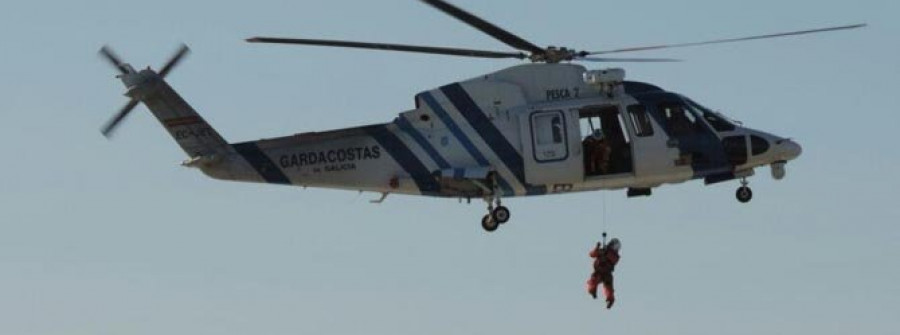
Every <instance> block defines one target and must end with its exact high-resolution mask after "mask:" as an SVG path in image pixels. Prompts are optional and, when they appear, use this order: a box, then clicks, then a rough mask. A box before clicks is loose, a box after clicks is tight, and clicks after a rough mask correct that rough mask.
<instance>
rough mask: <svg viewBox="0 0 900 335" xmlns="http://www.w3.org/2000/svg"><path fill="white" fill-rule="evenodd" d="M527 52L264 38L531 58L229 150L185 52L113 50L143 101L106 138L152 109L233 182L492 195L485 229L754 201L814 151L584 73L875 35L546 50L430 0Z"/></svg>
mask: <svg viewBox="0 0 900 335" xmlns="http://www.w3.org/2000/svg"><path fill="white" fill-rule="evenodd" d="M421 2H423V3H425V4H428V5H430V6H432V7H433V8H435V9H437V10H439V11H442V12H444V13H446V14H448V15H450V16H452V17H454V18H456V19H458V20H460V21H462V22H464V23H466V24H468V25H470V26H472V27H474V28H476V29H477V30H480V31H481V32H483V33H486V34H487V35H489V36H492V37H494V38H495V39H497V40H499V41H501V42H503V43H505V44H506V45H508V46H510V47H512V48H513V49H515V50H517V51H512V52H504V51H488V50H474V49H460V48H448V47H434V46H418V45H406V44H387V43H369V42H354V41H342V40H315V39H296V38H277V37H253V38H249V39H247V41H248V42H252V43H277V44H295V45H313V46H329V47H348V48H362V49H374V50H384V51H401V52H416V53H428V54H438V55H450V56H463V57H478V58H509V59H518V60H522V61H528V62H529V63H525V64H519V65H515V66H512V67H509V68H506V69H502V70H499V71H496V72H493V73H489V74H484V75H479V76H476V77H473V78H471V79H468V80H462V81H458V82H454V83H451V84H447V85H444V86H441V87H438V88H435V89H430V90H426V91H423V92H421V93H418V94H416V95H415V108H413V109H411V110H408V111H404V112H402V113H399V115H398V116H397V117H396V118H395V119H394V120H393V121H390V122H387V123H382V124H372V125H364V126H358V127H350V128H345V129H337V130H329V131H320V132H307V133H300V134H295V135H290V136H284V137H277V138H268V139H261V140H258V141H248V142H241V143H229V142H227V141H226V140H225V139H224V138H223V137H222V136H221V135H220V134H219V133H218V132H217V131H216V130H215V129H214V128H213V127H212V126H210V125H209V124H208V123H207V122H206V121H205V120H204V119H203V118H202V117H201V116H200V115H199V114H198V113H197V112H196V111H195V110H194V109H193V108H192V107H191V106H190V105H189V104H188V103H187V102H185V100H184V99H183V98H182V97H181V96H180V95H178V93H176V92H175V90H174V89H173V88H172V87H171V86H169V84H168V83H167V82H166V81H165V77H166V76H167V75H168V74H169V73H170V72H171V70H172V69H173V68H175V66H176V65H178V64H179V62H180V61H181V60H182V59H183V58H184V56H185V55H187V54H188V52H189V49H188V48H187V46H184V45H182V47H181V48H180V49H179V50H178V51H177V53H176V54H175V55H174V56H172V57H171V58H170V59H169V61H168V62H166V63H165V65H164V66H163V67H162V68H161V70H159V71H158V72H156V71H154V70H153V69H151V68H149V67H148V68H147V69H144V70H140V71H137V70H135V69H134V68H133V67H132V66H131V65H129V64H127V63H125V62H123V61H122V60H121V58H120V57H119V56H117V55H116V54H115V53H114V52H113V51H112V50H111V49H110V48H108V47H106V46H104V47H103V48H101V50H100V54H101V55H102V56H103V57H104V58H105V59H106V60H108V61H109V62H110V63H112V64H113V66H115V68H116V69H118V71H119V73H120V74H119V75H118V76H117V77H118V78H119V79H121V81H122V82H123V84H124V85H125V87H126V88H127V93H126V96H127V97H129V98H130V99H131V100H130V101H129V102H128V103H127V104H126V105H125V106H124V107H123V108H122V109H120V110H119V112H118V113H117V114H116V115H115V116H114V117H113V118H112V119H110V120H109V121H108V122H107V123H106V124H105V125H104V126H103V127H102V129H101V132H102V133H103V134H104V135H105V136H107V137H108V138H110V137H111V136H112V134H113V131H114V130H115V129H116V128H117V127H118V126H119V125H120V123H121V122H122V121H123V120H124V118H125V117H126V116H127V115H129V113H130V112H131V111H133V110H134V108H135V107H137V105H139V104H140V103H143V104H144V105H145V106H146V107H147V108H148V109H149V110H150V112H151V113H152V114H153V115H154V116H155V117H156V118H157V119H158V120H159V121H160V123H162V125H163V127H165V129H166V130H167V131H168V132H169V134H170V135H171V136H172V137H173V138H174V139H175V141H176V143H177V144H178V145H179V146H180V147H181V148H182V149H183V150H184V151H185V153H187V155H188V157H189V158H188V159H187V160H185V161H184V162H183V163H182V165H184V166H186V167H192V168H198V169H199V170H200V171H202V172H203V173H204V174H205V175H207V176H209V177H212V178H215V179H220V180H230V181H242V182H254V183H271V184H282V185H296V186H302V187H318V188H333V189H344V190H355V191H360V192H362V191H368V192H377V193H380V194H381V198H379V199H377V200H373V201H372V202H374V203H380V202H382V201H384V200H385V198H386V197H387V196H388V195H389V194H405V195H419V196H430V197H444V198H458V199H466V200H468V201H471V199H472V198H476V199H478V198H481V199H483V200H484V201H485V202H486V204H487V214H485V215H484V216H483V217H482V220H481V226H482V228H483V229H484V230H486V231H488V232H492V231H495V230H497V229H498V227H499V226H500V225H501V224H504V223H506V222H508V221H509V219H510V217H511V214H510V210H509V209H508V208H507V207H506V206H503V203H502V199H504V198H508V197H519V196H534V195H548V194H563V193H570V192H584V191H595V190H621V189H626V190H627V191H626V194H627V196H628V197H639V196H650V195H651V194H652V189H653V188H655V187H658V186H661V185H664V184H678V183H683V182H686V181H691V180H703V181H704V183H705V184H714V183H720V182H726V181H733V180H738V181H739V182H740V187H739V188H738V189H737V191H736V192H735V197H736V198H737V200H738V201H740V202H742V203H746V202H749V201H750V200H751V199H752V197H753V192H752V190H751V189H750V187H749V186H748V184H749V183H748V181H747V178H748V177H750V176H752V175H754V171H755V169H756V168H760V167H764V166H767V165H768V166H769V167H770V169H771V175H772V177H773V178H774V179H782V178H784V177H785V174H786V170H785V166H786V164H787V162H788V161H791V160H793V159H796V158H797V157H799V156H800V154H801V152H802V148H801V146H800V145H799V144H798V143H797V142H796V141H793V140H791V139H789V138H785V137H782V136H777V135H773V134H770V133H767V132H764V131H760V130H755V129H751V128H749V127H745V126H744V125H743V124H742V123H740V122H737V121H734V120H732V119H730V118H729V117H727V116H725V115H723V114H722V113H719V112H716V111H713V110H711V109H709V108H706V107H704V106H703V105H701V104H699V103H697V102H695V101H693V100H691V99H690V98H689V97H687V96H685V95H682V94H678V93H675V92H671V91H667V90H665V89H663V88H660V87H658V86H656V85H653V84H650V83H646V82H639V81H632V80H626V78H625V71H624V70H623V69H621V68H605V69H591V70H589V69H587V68H586V67H584V66H582V65H580V64H577V63H576V62H672V61H678V60H675V59H667V58H609V57H606V56H605V55H607V54H614V53H625V52H636V51H648V50H658V49H666V48H676V47H689V46H699V45H708V44H716V43H731V42H739V41H748V40H757V39H765V38H776V37H785V36H793V35H803V34H811V33H820V32H828V31H837V30H846V29H855V28H860V27H863V26H865V24H855V25H847V26H836V27H828V28H820V29H812V30H802V31H793V32H785V33H778V34H768V35H758V36H750V37H741V38H729V39H719V40H711V41H704V42H694V43H681V44H668V45H655V46H643V47H634V48H624V49H613V50H604V51H579V50H575V49H571V48H566V47H553V46H551V47H539V46H537V45H535V44H533V43H531V42H529V41H527V40H525V39H523V38H521V37H519V36H517V35H514V34H513V33H511V32H509V31H506V30H504V29H502V28H500V27H498V26H496V25H494V24H492V23H490V22H488V21H485V20H484V19H481V18H479V17H477V16H475V15H473V14H471V13H469V12H467V11H465V10H463V9H461V8H459V7H457V6H454V5H452V4H450V3H448V2H446V1H443V0H421Z"/></svg>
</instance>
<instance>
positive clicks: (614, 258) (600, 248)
mask: <svg viewBox="0 0 900 335" xmlns="http://www.w3.org/2000/svg"><path fill="white" fill-rule="evenodd" d="M621 248H622V242H620V241H619V239H617V238H613V239H612V240H610V241H609V243H608V244H606V245H605V246H604V245H603V243H601V242H597V246H596V247H595V248H594V249H593V250H591V253H590V256H591V258H593V259H594V273H592V274H591V278H589V279H588V281H587V291H588V293H589V294H590V295H591V296H592V297H594V299H597V286H598V285H600V284H601V283H602V284H603V295H605V296H606V308H607V309H608V308H611V307H612V305H613V303H614V302H616V297H615V290H614V289H613V274H612V273H613V270H615V269H616V264H617V263H619V249H621Z"/></svg>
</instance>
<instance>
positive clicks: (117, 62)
mask: <svg viewBox="0 0 900 335" xmlns="http://www.w3.org/2000/svg"><path fill="white" fill-rule="evenodd" d="M100 56H103V58H105V59H106V60H107V61H109V62H110V63H111V64H112V65H113V66H114V67H116V68H117V69H119V72H121V73H122V74H126V73H128V67H126V66H125V62H122V59H121V58H119V56H118V55H116V53H115V52H113V51H112V49H110V48H109V46H107V45H104V46H103V47H102V48H100Z"/></svg>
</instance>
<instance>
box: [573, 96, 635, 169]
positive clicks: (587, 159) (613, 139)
mask: <svg viewBox="0 0 900 335" xmlns="http://www.w3.org/2000/svg"><path fill="white" fill-rule="evenodd" d="M578 119H579V125H580V127H581V136H582V137H583V139H582V142H581V143H582V147H583V149H584V150H583V152H584V174H585V176H604V175H613V174H620V173H632V172H633V171H634V163H633V161H632V154H631V139H630V138H629V137H628V135H627V133H626V132H625V131H624V130H623V129H624V122H623V120H622V115H621V114H620V113H619V108H618V107H617V106H590V107H585V108H582V109H581V110H579V111H578Z"/></svg>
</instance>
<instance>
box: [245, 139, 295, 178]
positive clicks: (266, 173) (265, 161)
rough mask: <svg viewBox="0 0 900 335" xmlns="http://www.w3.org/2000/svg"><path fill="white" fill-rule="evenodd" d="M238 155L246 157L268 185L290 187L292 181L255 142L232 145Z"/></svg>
mask: <svg viewBox="0 0 900 335" xmlns="http://www.w3.org/2000/svg"><path fill="white" fill-rule="evenodd" d="M231 147H232V148H234V150H235V151H237V153H238V154H240V155H241V156H243V157H244V159H245V160H246V161H247V163H250V166H253V169H255V170H256V172H258V173H259V175H260V176H261V177H262V178H263V179H264V180H265V181H266V182H268V183H272V184H284V185H290V184H291V181H290V180H289V179H288V177H287V176H286V175H285V174H284V172H282V171H281V169H280V168H279V167H278V166H276V165H275V163H274V162H272V160H271V159H269V156H266V154H265V153H263V152H262V150H260V149H259V146H258V145H256V143H255V142H244V143H236V144H232V145H231Z"/></svg>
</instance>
